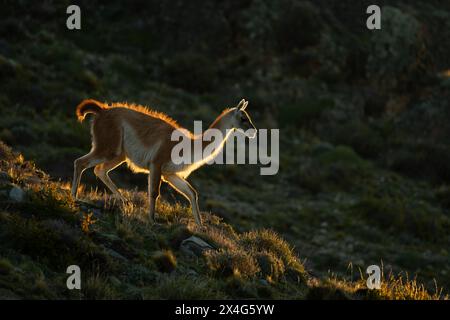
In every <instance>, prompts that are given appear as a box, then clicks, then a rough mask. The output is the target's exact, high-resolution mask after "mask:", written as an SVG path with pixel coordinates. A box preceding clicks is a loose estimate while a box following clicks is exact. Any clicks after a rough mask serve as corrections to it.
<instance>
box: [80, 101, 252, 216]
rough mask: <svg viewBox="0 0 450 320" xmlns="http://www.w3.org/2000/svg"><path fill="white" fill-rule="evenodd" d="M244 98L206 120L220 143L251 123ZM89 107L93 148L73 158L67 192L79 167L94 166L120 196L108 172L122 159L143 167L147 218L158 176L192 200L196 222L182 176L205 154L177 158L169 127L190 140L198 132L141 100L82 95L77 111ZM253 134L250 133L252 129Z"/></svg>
mask: <svg viewBox="0 0 450 320" xmlns="http://www.w3.org/2000/svg"><path fill="white" fill-rule="evenodd" d="M247 104H248V102H247V101H245V100H241V102H240V103H239V104H238V106H236V107H234V108H230V109H227V110H225V111H224V112H222V114H220V115H219V116H218V117H217V118H216V120H215V121H214V122H213V123H212V125H211V126H210V129H211V128H214V129H218V130H220V131H221V132H222V136H223V137H224V138H223V141H222V142H221V144H220V147H223V145H224V143H225V142H226V139H227V138H228V137H229V134H230V132H231V131H232V130H234V129H240V130H243V131H245V130H247V129H253V130H254V133H256V128H255V127H254V125H253V123H252V121H251V119H250V116H249V115H248V113H247V112H246V111H245V108H246V107H247ZM88 113H93V114H94V115H95V116H94V120H93V122H92V127H91V136H92V149H91V151H90V152H89V153H88V154H86V155H85V156H83V157H81V158H78V159H76V160H75V162H74V177H73V182H72V196H73V197H74V198H76V197H77V190H78V186H79V184H80V179H81V175H82V173H83V171H84V170H86V169H88V168H91V167H94V173H95V175H96V176H97V177H98V178H99V179H100V180H101V181H102V182H103V183H104V184H105V185H106V186H107V187H108V188H109V189H110V190H111V191H112V192H113V193H114V194H115V195H116V196H118V197H119V198H120V199H122V200H123V201H125V198H124V197H123V196H122V195H121V194H120V192H119V190H118V189H117V187H116V185H115V184H114V183H113V182H112V181H111V179H110V178H109V176H108V172H109V171H111V170H113V169H114V168H116V167H117V166H119V165H120V164H122V163H124V162H127V163H128V165H129V166H130V168H131V169H132V170H133V171H134V172H144V173H148V193H149V200H150V209H149V210H150V212H149V218H150V221H152V222H153V221H154V218H155V205H156V201H157V199H158V197H159V193H160V192H159V190H160V185H161V180H163V181H165V182H167V183H169V185H171V186H172V187H173V188H174V189H175V190H177V191H178V192H179V193H181V194H182V195H183V196H185V197H186V198H187V199H188V200H189V201H190V203H191V206H192V213H193V215H194V218H195V221H196V223H197V224H199V225H200V224H201V217H200V210H199V207H198V200H197V192H196V190H195V189H194V188H193V187H192V186H191V185H190V184H189V182H187V180H186V178H187V177H188V176H189V174H190V173H191V172H192V171H194V170H196V169H197V168H199V167H201V166H202V165H203V164H204V163H205V162H206V161H207V160H208V159H205V158H200V159H199V160H197V161H195V162H192V163H188V164H185V163H182V164H176V163H174V162H173V161H172V159H171V153H172V148H173V147H174V146H175V145H176V144H177V143H178V142H177V141H172V139H171V137H172V133H173V132H174V130H181V131H182V132H186V135H187V138H189V139H190V140H191V141H192V143H194V141H195V139H201V140H202V148H205V147H206V146H207V144H209V142H204V141H203V139H202V137H201V136H194V135H193V134H191V133H190V132H189V131H187V130H186V129H183V128H181V127H180V126H179V125H178V124H177V123H176V122H175V121H174V120H173V119H171V118H170V117H168V116H167V115H165V114H163V113H160V112H156V111H152V110H149V109H147V108H145V107H142V106H136V105H129V104H120V103H116V104H112V105H107V104H104V103H101V102H99V101H96V100H84V101H83V102H81V103H80V104H79V105H78V106H77V108H76V114H77V117H78V119H79V120H80V121H83V120H84V118H85V116H86V114H88ZM253 136H254V134H253Z"/></svg>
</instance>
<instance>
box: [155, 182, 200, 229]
mask: <svg viewBox="0 0 450 320" xmlns="http://www.w3.org/2000/svg"><path fill="white" fill-rule="evenodd" d="M164 180H165V181H166V182H167V183H168V184H170V185H171V186H172V187H173V188H174V189H175V190H177V191H178V192H179V193H181V194H182V195H183V196H185V197H186V198H187V199H188V200H189V202H190V203H191V207H192V213H193V215H194V219H195V222H196V223H197V224H198V225H199V226H200V225H202V219H201V216H200V210H199V208H198V195H197V191H196V190H195V189H194V187H192V186H191V185H190V184H189V182H187V181H186V180H185V179H183V178H181V177H180V176H177V175H176V174H171V175H165V176H164Z"/></svg>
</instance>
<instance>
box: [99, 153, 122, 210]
mask: <svg viewBox="0 0 450 320" xmlns="http://www.w3.org/2000/svg"><path fill="white" fill-rule="evenodd" d="M124 161H125V157H124V156H119V157H117V158H114V159H111V160H107V161H106V162H103V163H101V164H98V165H96V166H95V168H94V173H95V175H96V176H97V177H98V178H100V180H102V182H103V183H104V184H105V185H106V186H107V187H108V189H109V190H111V192H112V193H113V194H114V195H115V196H117V197H119V198H120V200H122V201H123V202H126V201H127V200H126V199H125V197H124V196H123V195H121V194H120V192H119V189H118V188H117V186H116V185H115V184H114V182H112V180H111V178H110V177H109V175H108V172H109V171H111V170H113V169H115V168H116V167H118V166H119V165H120V164H122V163H123V162H124Z"/></svg>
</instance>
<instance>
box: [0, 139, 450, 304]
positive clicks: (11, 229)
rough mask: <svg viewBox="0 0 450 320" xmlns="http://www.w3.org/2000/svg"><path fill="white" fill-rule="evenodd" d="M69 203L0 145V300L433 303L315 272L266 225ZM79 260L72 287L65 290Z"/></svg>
mask: <svg viewBox="0 0 450 320" xmlns="http://www.w3.org/2000/svg"><path fill="white" fill-rule="evenodd" d="M83 196H84V197H86V201H85V202H84V201H83V202H78V203H75V202H73V201H72V200H71V198H70V196H69V188H68V184H67V183H62V182H55V181H52V180H51V178H50V177H49V176H48V175H47V174H45V173H44V172H42V171H40V170H38V169H36V168H35V166H34V165H33V164H32V163H30V162H28V161H25V160H24V159H23V157H22V156H21V155H20V154H17V153H13V152H12V151H11V149H10V148H9V147H7V146H6V145H4V144H3V143H1V144H0V297H1V298H2V299H21V298H25V299H111V298H118V299H220V298H222V299H229V298H269V299H308V298H309V299H327V298H332V299H367V298H393V299H411V298H413V299H436V298H443V296H441V295H440V292H439V291H438V292H437V293H436V294H429V293H428V292H427V291H426V290H425V289H424V288H423V287H422V286H421V285H419V284H417V283H416V282H415V281H402V279H401V278H395V277H391V278H389V279H386V281H383V288H382V290H380V291H369V290H367V289H364V281H363V280H361V281H357V282H353V283H350V282H346V281H342V280H338V279H337V278H322V279H321V278H316V277H313V276H311V275H310V274H309V272H308V271H306V270H305V268H304V266H303V264H302V262H301V260H300V259H299V257H298V256H297V255H296V253H295V252H294V250H293V248H292V247H291V245H289V244H288V243H287V242H286V241H285V240H283V239H282V238H281V237H280V236H279V235H277V234H276V233H275V232H273V231H270V230H264V229H262V230H261V229H258V230H252V231H249V232H244V233H240V232H236V231H235V230H234V229H233V227H232V226H231V225H230V224H227V223H224V222H223V221H222V219H220V218H219V217H217V216H215V215H214V214H211V213H206V212H203V213H202V215H203V218H204V220H205V225H204V227H198V226H196V225H195V223H194V221H193V219H192V216H191V213H190V210H189V209H187V208H186V207H183V206H181V205H179V204H172V205H171V204H169V203H167V202H162V203H160V204H159V206H158V208H157V209H158V210H157V212H158V223H157V224H155V225H149V224H148V223H147V222H146V218H145V215H146V198H145V194H144V193H141V192H126V196H127V197H128V198H129V199H130V200H131V201H132V203H129V204H121V203H120V204H119V203H117V202H116V201H115V199H113V198H111V197H110V196H109V195H107V194H102V193H99V192H97V191H85V192H83ZM73 264H75V265H79V266H80V268H81V271H82V288H81V290H80V291H78V290H68V289H67V287H66V279H67V277H68V275H67V274H66V268H67V267H68V266H69V265H73Z"/></svg>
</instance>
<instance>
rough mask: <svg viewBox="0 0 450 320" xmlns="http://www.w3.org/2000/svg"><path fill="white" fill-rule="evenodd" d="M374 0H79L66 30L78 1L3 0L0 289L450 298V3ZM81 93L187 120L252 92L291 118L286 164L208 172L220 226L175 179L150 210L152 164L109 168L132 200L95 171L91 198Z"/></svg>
mask: <svg viewBox="0 0 450 320" xmlns="http://www.w3.org/2000/svg"><path fill="white" fill-rule="evenodd" d="M363 2H364V1H362V2H360V3H357V4H356V3H355V1H350V0H341V1H308V0H305V1H300V2H299V1H292V0H281V1H270V0H249V1H237V2H236V1H231V2H229V1H210V2H208V4H205V3H204V2H201V3H200V2H199V1H173V0H170V1H134V2H133V3H129V4H127V5H126V6H124V5H123V4H122V5H119V4H118V3H115V2H108V4H102V3H101V1H96V0H91V1H80V6H81V8H82V30H80V31H69V30H67V29H66V28H65V18H66V14H65V12H66V7H67V6H68V5H69V3H68V2H67V1H46V2H45V3H40V2H35V3H30V2H29V1H22V0H17V1H3V2H2V10H1V12H0V113H1V115H2V116H1V117H0V140H1V141H3V142H4V143H3V142H2V143H0V298H31V299H47V298H48V299H56V298H62V299H110V298H123V299H155V298H156V299H177V298H186V299H187V298H192V299H204V298H214V299H215V298H217V299H219V298H271V299H282V298H289V299H292V298H294V299H443V298H446V297H447V295H448V294H449V288H450V277H449V274H450V256H449V252H448V248H449V247H450V233H449V230H450V148H449V144H450V140H449V137H450V129H449V128H450V127H449V126H448V123H449V121H450V112H449V110H450V108H449V103H450V102H449V99H448V94H449V90H450V81H449V71H448V70H449V69H450V66H449V61H448V56H449V54H448V53H449V52H450V44H449V43H448V41H445V40H446V39H448V38H449V36H450V34H449V32H450V31H449V30H450V5H448V4H445V3H443V2H442V1H430V0H428V1H416V2H415V3H414V4H410V3H409V2H408V1H406V0H405V1H403V0H399V1H395V3H394V1H382V5H383V8H382V10H383V21H382V30H381V31H375V32H372V31H368V30H367V29H365V19H366V17H367V15H366V13H365V11H366V7H365V6H364V3H363ZM205 17H214V18H213V19H209V18H205ZM112 22H113V23H112ZM85 98H94V99H98V100H101V101H108V102H115V101H128V102H135V103H139V104H144V105H148V106H150V107H153V108H155V109H157V110H160V111H163V112H166V113H168V114H169V115H170V116H171V117H173V118H175V119H177V120H178V121H179V122H180V124H181V125H183V126H185V127H187V128H192V127H193V125H192V123H193V120H203V121H205V122H208V123H209V122H211V121H212V120H213V119H214V117H215V116H217V115H218V114H219V113H220V111H221V110H222V109H223V108H224V107H226V106H231V105H234V104H235V103H236V102H237V101H239V100H240V99H241V98H246V99H247V100H249V101H250V104H249V109H248V110H249V112H250V113H251V114H252V118H253V119H254V122H255V125H256V126H257V127H258V128H280V139H281V141H280V172H279V173H278V174H277V175H276V176H260V175H259V168H258V166H254V165H252V166H251V165H235V166H216V167H205V168H202V169H201V170H200V171H198V172H195V173H194V174H193V175H192V177H190V180H191V181H192V184H193V185H195V186H196V188H197V189H198V191H199V196H200V199H199V202H200V208H201V209H202V210H207V211H203V212H202V215H203V219H204V220H205V222H206V223H205V227H204V228H198V227H196V226H195V224H194V223H193V220H192V215H191V212H190V209H188V206H186V203H185V202H184V199H181V198H180V197H179V196H178V195H177V194H175V193H173V192H172V191H171V190H170V188H167V187H166V186H165V185H163V187H162V201H161V202H160V204H159V206H158V208H157V215H158V224H156V225H154V226H152V225H149V224H148V223H147V220H146V208H147V205H148V204H147V197H146V193H145V191H146V178H145V177H144V176H143V175H133V174H131V173H130V172H129V171H128V170H127V169H125V168H119V169H118V170H117V172H114V173H112V174H111V176H112V179H113V180H114V181H116V182H117V184H118V185H119V186H120V188H121V191H122V192H123V194H124V195H125V196H126V197H127V198H128V199H129V200H130V202H129V203H127V204H122V203H120V202H118V201H117V199H115V198H114V197H112V196H111V195H110V194H109V193H108V192H106V191H105V190H104V186H103V185H102V184H101V182H100V181H97V180H96V178H95V176H94V175H93V174H92V173H91V172H86V173H85V175H84V176H83V186H82V190H81V194H82V198H83V199H84V201H83V202H77V203H76V202H74V201H73V200H72V199H71V197H70V196H69V183H70V180H71V178H72V169H73V160H74V159H76V158H77V157H79V156H81V155H83V154H85V153H87V152H88V150H89V148H90V137H89V126H88V125H81V124H79V123H78V122H77V121H76V119H75V115H74V108H75V106H76V105H77V104H78V103H79V102H80V101H81V100H82V99H85ZM7 145H9V146H11V147H12V148H13V149H14V150H15V151H17V153H16V152H13V151H11V149H10V148H9V147H8V146H7ZM25 159H27V160H25ZM30 160H31V161H30ZM179 201H181V202H179ZM192 236H194V237H196V239H197V238H198V239H202V240H203V241H204V242H205V243H206V244H208V245H209V246H210V248H208V249H206V250H205V249H204V248H203V249H201V250H194V248H191V247H189V246H188V245H187V244H186V242H185V240H186V239H189V238H190V237H192ZM70 264H78V265H80V267H81V269H82V270H83V275H82V277H83V281H82V284H83V287H82V290H81V291H77V290H73V291H70V290H67V288H66V285H65V283H66V278H67V274H66V273H65V269H66V267H67V266H68V265H70ZM372 264H378V265H381V264H383V265H384V272H385V275H384V280H383V281H382V289H381V290H379V291H372V290H368V289H367V288H366V286H365V280H364V279H365V278H366V276H367V275H366V274H365V270H366V268H367V266H369V265H372ZM349 265H350V266H351V268H349ZM353 270H357V271H356V272H353ZM354 273H355V274H354ZM441 288H442V289H441Z"/></svg>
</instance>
